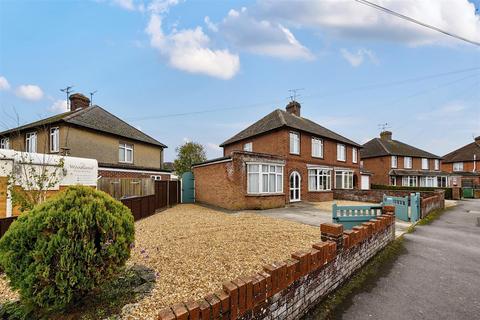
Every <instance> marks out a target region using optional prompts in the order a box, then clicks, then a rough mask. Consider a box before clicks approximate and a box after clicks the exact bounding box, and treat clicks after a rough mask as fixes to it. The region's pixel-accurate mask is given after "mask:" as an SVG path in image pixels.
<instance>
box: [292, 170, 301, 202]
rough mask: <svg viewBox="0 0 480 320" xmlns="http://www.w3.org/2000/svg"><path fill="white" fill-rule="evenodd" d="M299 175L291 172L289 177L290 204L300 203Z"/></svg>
mask: <svg viewBox="0 0 480 320" xmlns="http://www.w3.org/2000/svg"><path fill="white" fill-rule="evenodd" d="M300 181H301V179H300V174H299V173H298V172H297V171H293V172H292V174H291V175H290V202H297V201H300Z"/></svg>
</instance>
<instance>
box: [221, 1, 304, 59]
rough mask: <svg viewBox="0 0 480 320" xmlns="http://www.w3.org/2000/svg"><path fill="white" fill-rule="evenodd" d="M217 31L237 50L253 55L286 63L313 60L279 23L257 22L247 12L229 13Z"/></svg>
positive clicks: (288, 30) (256, 19) (243, 9)
mask: <svg viewBox="0 0 480 320" xmlns="http://www.w3.org/2000/svg"><path fill="white" fill-rule="evenodd" d="M218 29H219V30H220V31H221V32H222V34H223V35H224V36H225V37H226V38H227V39H228V40H229V41H230V42H231V43H232V44H233V45H235V46H236V47H238V48H239V49H242V50H246V51H249V52H252V53H255V54H260V55H267V56H272V57H277V58H285V59H312V58H313V55H312V53H311V52H310V51H309V50H308V49H307V48H306V47H305V46H303V45H302V44H301V43H300V42H299V41H298V40H297V39H296V38H295V36H294V35H293V33H292V32H291V31H290V29H288V28H287V27H285V26H284V25H282V24H281V23H278V22H271V21H269V20H265V19H258V18H257V17H254V16H252V15H251V14H250V12H249V10H247V9H246V8H242V9H241V10H240V11H237V10H234V9H231V10H230V11H229V13H228V15H227V16H226V17H225V18H224V19H223V21H222V22H221V24H220V25H219V26H218Z"/></svg>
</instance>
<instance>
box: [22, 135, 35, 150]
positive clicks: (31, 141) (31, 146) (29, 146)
mask: <svg viewBox="0 0 480 320" xmlns="http://www.w3.org/2000/svg"><path fill="white" fill-rule="evenodd" d="M25 151H26V152H37V133H36V132H29V133H27V134H26V136H25Z"/></svg>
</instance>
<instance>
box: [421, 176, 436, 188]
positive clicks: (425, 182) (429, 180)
mask: <svg viewBox="0 0 480 320" xmlns="http://www.w3.org/2000/svg"><path fill="white" fill-rule="evenodd" d="M437 183H438V182H437V177H436V176H435V177H420V187H427V188H436V187H437Z"/></svg>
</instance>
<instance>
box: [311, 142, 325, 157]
mask: <svg viewBox="0 0 480 320" xmlns="http://www.w3.org/2000/svg"><path fill="white" fill-rule="evenodd" d="M312 157H315V158H323V140H322V139H320V138H312Z"/></svg>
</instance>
